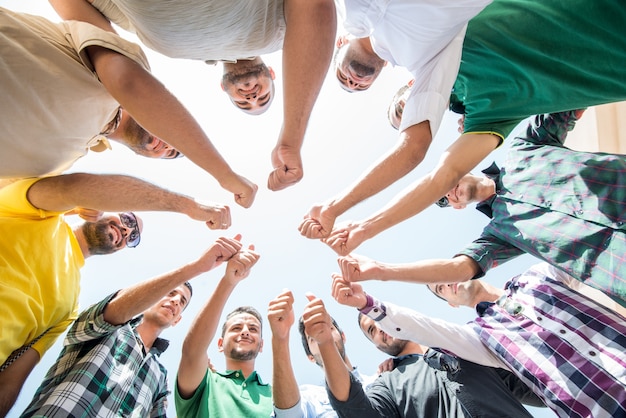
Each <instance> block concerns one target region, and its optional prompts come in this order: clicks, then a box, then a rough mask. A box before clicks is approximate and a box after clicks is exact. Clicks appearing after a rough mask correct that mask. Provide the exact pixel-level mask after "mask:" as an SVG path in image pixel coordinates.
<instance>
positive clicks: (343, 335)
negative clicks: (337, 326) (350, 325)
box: [341, 332, 347, 344]
mask: <svg viewBox="0 0 626 418" xmlns="http://www.w3.org/2000/svg"><path fill="white" fill-rule="evenodd" d="M346 340H347V338H346V333H345V332H342V333H341V341H343V343H344V344H345V343H346Z"/></svg>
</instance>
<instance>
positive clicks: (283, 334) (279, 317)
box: [267, 289, 295, 340]
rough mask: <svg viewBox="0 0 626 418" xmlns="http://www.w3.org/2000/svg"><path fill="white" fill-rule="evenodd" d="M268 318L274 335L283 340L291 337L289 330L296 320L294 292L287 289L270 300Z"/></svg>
mask: <svg viewBox="0 0 626 418" xmlns="http://www.w3.org/2000/svg"><path fill="white" fill-rule="evenodd" d="M267 319H268V321H269V323H270V328H271V329H272V337H273V338H278V339H281V340H288V339H289V330H290V329H291V326H292V325H293V323H294V322H295V319H294V314H293V293H292V292H291V290H288V289H285V290H283V292H282V293H281V294H280V295H278V296H276V298H274V299H273V300H271V301H270V303H269V307H268V310H267Z"/></svg>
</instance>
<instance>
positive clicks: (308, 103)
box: [268, 0, 337, 191]
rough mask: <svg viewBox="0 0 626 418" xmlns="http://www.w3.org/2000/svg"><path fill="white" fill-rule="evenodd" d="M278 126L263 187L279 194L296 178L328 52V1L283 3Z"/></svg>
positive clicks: (331, 7) (333, 21)
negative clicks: (279, 127)
mask: <svg viewBox="0 0 626 418" xmlns="http://www.w3.org/2000/svg"><path fill="white" fill-rule="evenodd" d="M283 7H284V14H285V23H286V29H285V39H284V42H283V89H284V92H283V101H284V103H283V126H282V129H281V132H280V136H279V138H278V143H277V144H276V147H275V148H274V150H273V152H272V165H273V167H274V169H275V170H274V171H273V172H272V173H270V176H269V179H268V187H269V188H270V190H274V191H276V190H281V189H284V188H286V187H289V186H292V185H294V184H296V183H297V182H298V181H300V180H301V179H302V176H303V171H302V161H301V159H300V149H301V148H302V143H303V141H304V134H305V132H306V127H307V124H308V122H309V117H310V116H311V112H312V110H313V105H314V104H315V101H316V100H317V96H318V94H319V92H320V89H321V87H322V84H323V82H324V79H325V78H326V73H327V71H328V66H329V64H330V60H331V57H332V53H333V46H334V41H335V34H336V31H337V15H336V12H335V4H334V2H333V1H332V0H285V2H284V6H283Z"/></svg>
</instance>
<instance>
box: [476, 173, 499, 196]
mask: <svg viewBox="0 0 626 418" xmlns="http://www.w3.org/2000/svg"><path fill="white" fill-rule="evenodd" d="M494 194H496V182H495V181H493V180H491V179H490V178H489V177H483V178H482V179H481V180H480V182H479V183H478V185H477V187H476V200H477V201H478V202H482V201H483V200H487V199H489V198H490V197H491V196H493V195H494Z"/></svg>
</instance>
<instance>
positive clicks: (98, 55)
mask: <svg viewBox="0 0 626 418" xmlns="http://www.w3.org/2000/svg"><path fill="white" fill-rule="evenodd" d="M87 52H88V54H89V57H90V59H91V62H92V63H93V66H94V68H95V70H96V73H97V75H98V77H99V79H100V81H101V82H102V84H103V85H104V87H105V88H106V89H107V90H108V92H109V93H110V94H111V96H113V98H115V100H117V101H118V102H119V104H120V105H121V106H122V107H123V108H124V109H125V110H126V111H127V112H128V113H129V114H130V115H131V116H132V117H133V118H134V119H135V120H136V121H137V122H138V123H139V124H140V125H141V126H142V127H144V128H145V129H146V130H148V131H149V132H150V133H152V134H153V135H155V136H157V137H159V138H161V139H162V140H163V141H165V142H166V143H167V144H169V145H171V146H172V147H174V148H176V149H177V150H179V151H180V152H181V153H183V154H184V155H186V156H187V158H189V159H190V160H191V161H193V162H194V163H195V164H197V165H198V166H199V167H200V168H202V169H204V170H205V171H206V172H208V173H209V174H211V175H212V176H213V177H214V178H215V179H216V180H217V181H218V182H219V184H220V186H221V187H222V188H224V189H225V190H228V191H230V192H232V193H233V194H234V195H235V202H237V204H239V205H241V206H243V207H245V208H247V207H250V206H251V205H252V203H253V202H254V197H255V195H256V192H257V189H258V187H257V186H256V185H255V184H254V183H252V182H250V181H249V180H248V179H246V178H244V177H242V176H240V175H238V174H236V173H235V172H234V171H233V170H232V169H231V167H230V166H229V165H228V163H227V162H226V160H224V158H223V157H222V156H221V155H220V153H219V152H218V151H217V149H216V148H215V147H214V145H213V144H212V143H211V140H210V139H209V138H208V137H207V136H206V134H205V133H204V132H203V130H202V128H201V127H200V125H199V124H198V122H197V121H196V120H195V119H194V118H193V116H192V115H191V114H190V113H189V111H187V109H185V107H184V106H183V105H182V103H180V102H179V101H178V99H176V98H175V97H174V96H173V95H172V94H171V93H170V92H169V91H168V90H167V89H166V88H165V86H164V85H163V84H161V82H159V81H158V80H157V79H156V78H154V76H152V74H150V72H148V71H147V70H146V69H145V68H143V67H142V66H140V65H139V64H138V63H136V62H135V61H133V60H132V59H130V58H129V57H127V56H125V55H122V54H119V53H117V52H115V51H112V50H110V49H106V48H103V47H100V46H90V47H88V49H87Z"/></svg>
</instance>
